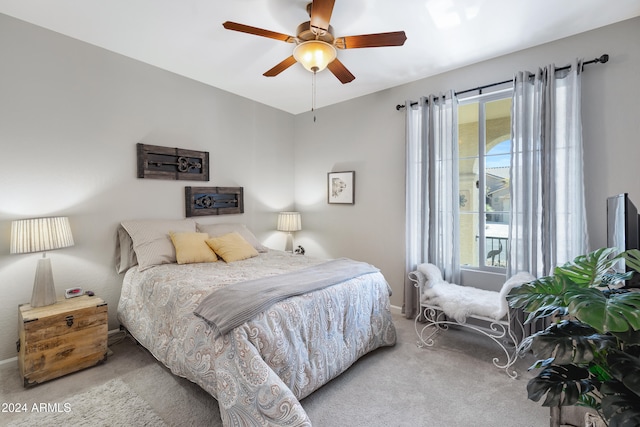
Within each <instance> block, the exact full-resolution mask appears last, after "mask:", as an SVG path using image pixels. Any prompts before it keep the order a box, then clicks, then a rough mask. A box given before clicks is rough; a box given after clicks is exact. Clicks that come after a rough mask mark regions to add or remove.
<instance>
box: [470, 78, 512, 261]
mask: <svg viewBox="0 0 640 427" xmlns="http://www.w3.org/2000/svg"><path fill="white" fill-rule="evenodd" d="M458 136H459V187H460V265H461V267H463V268H471V269H478V270H488V271H504V269H505V268H506V265H507V264H506V262H507V248H508V245H507V239H508V230H509V210H510V206H511V205H510V191H509V172H510V169H511V155H510V150H511V89H509V90H508V91H500V92H497V93H491V94H488V95H479V96H476V97H472V98H467V99H464V100H460V104H459V106H458Z"/></svg>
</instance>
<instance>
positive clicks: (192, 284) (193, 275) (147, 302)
mask: <svg viewBox="0 0 640 427" xmlns="http://www.w3.org/2000/svg"><path fill="white" fill-rule="evenodd" d="M121 225H122V227H120V228H119V230H118V236H119V237H118V251H117V256H116V257H117V267H118V270H119V271H121V272H124V273H125V274H124V279H123V284H122V292H121V296H120V302H119V304H118V314H117V316H118V320H119V321H120V323H121V324H122V326H123V327H124V328H126V330H127V331H128V332H129V333H130V334H131V335H132V336H133V338H135V339H136V340H137V341H138V342H139V343H140V344H141V345H143V346H144V347H145V348H146V349H148V350H149V351H150V352H151V353H152V354H153V356H154V357H155V358H156V359H158V360H159V361H160V362H161V363H163V364H164V365H165V366H167V367H168V368H169V369H170V370H171V371H172V372H173V373H174V374H175V375H178V376H180V377H184V378H187V379H189V380H190V381H193V382H194V383H197V384H198V385H200V386H201V387H202V388H203V389H205V390H206V391H207V392H208V393H210V394H211V395H212V396H213V397H215V398H216V399H217V400H218V403H219V407H220V414H221V418H222V421H223V424H224V425H225V426H238V425H243V426H244V425H287V426H294V425H295V426H298V425H300V426H304V425H311V420H310V419H309V418H308V416H307V414H306V413H305V411H304V409H303V407H302V405H301V404H300V400H301V399H303V398H304V397H306V396H308V395H309V394H310V393H312V392H313V391H314V390H316V389H318V388H319V387H321V386H322V385H324V384H326V383H327V382H328V381H330V380H331V379H333V378H335V377H336V376H338V375H340V374H341V373H342V372H344V371H345V370H346V369H347V368H349V366H351V365H352V364H353V363H354V362H355V361H356V360H358V359H359V358H360V357H362V356H363V355H365V354H367V353H369V352H371V351H372V350H374V349H376V348H378V347H381V346H391V345H394V344H395V341H396V333H395V328H394V325H393V322H392V318H391V313H390V307H389V294H390V289H389V285H388V284H387V282H386V280H385V278H384V277H383V275H382V274H381V273H380V271H378V270H377V269H375V268H372V269H371V270H366V269H365V270H362V273H358V274H357V275H354V276H355V277H350V278H348V279H345V280H342V281H341V282H340V283H337V284H329V285H326V284H325V285H324V286H323V287H321V288H318V289H317V290H313V291H310V292H300V293H299V294H297V295H296V294H295V293H294V294H293V296H288V297H286V298H284V299H281V300H279V301H277V302H275V303H273V304H271V305H270V306H269V307H268V308H266V309H265V310H263V311H260V312H259V313H258V314H256V315H253V316H252V317H251V318H249V319H247V320H242V321H241V323H237V324H236V325H235V326H234V325H233V324H232V325H231V326H230V329H228V331H227V329H224V328H221V329H218V326H219V324H217V323H215V321H212V320H211V319H208V318H205V317H201V315H200V314H202V311H201V312H199V313H200V314H199V315H196V314H195V313H194V312H196V311H198V310H199V309H201V308H202V307H201V306H202V305H203V304H204V302H205V300H216V299H218V298H217V297H215V295H222V294H223V292H226V293H227V294H233V293H235V292H232V289H234V287H235V288H239V289H240V288H242V289H243V290H244V291H246V289H248V288H253V287H254V286H256V287H259V286H258V284H259V283H262V282H263V281H267V282H269V281H270V282H271V283H274V282H277V281H279V280H280V278H285V277H287V278H288V279H289V281H291V279H295V277H304V276H305V274H304V273H305V272H310V271H314V269H321V268H329V267H331V266H332V265H331V261H326V260H321V259H315V258H313V257H309V256H302V255H294V254H290V253H286V252H282V251H276V250H270V249H268V248H265V247H264V246H262V245H260V243H259V242H258V241H257V240H256V239H255V237H254V236H253V235H252V233H251V232H250V231H249V230H248V229H247V228H246V227H244V226H243V225H242V224H215V225H212V224H196V223H195V222H193V221H191V220H190V219H187V220H175V221H163V220H155V221H125V222H123V223H122V224H121ZM170 232H171V233H172V234H169V233H170ZM175 233H180V234H185V235H186V234H194V233H195V234H206V235H208V236H209V240H207V241H209V242H210V240H211V239H212V238H214V239H222V240H223V239H224V238H226V237H228V236H230V235H231V234H233V235H236V236H235V237H237V235H239V236H241V237H242V239H241V240H243V241H244V242H245V243H247V244H248V245H250V246H251V247H252V249H253V250H254V251H253V254H252V256H250V257H246V258H244V259H239V260H232V261H230V262H226V261H224V260H218V261H215V262H211V261H209V262H182V263H177V261H178V262H179V261H180V254H181V253H184V251H183V250H181V248H180V246H178V245H175V242H174V241H172V239H173V238H174V236H175ZM172 250H173V254H171V251H172ZM216 253H217V251H216ZM195 259H196V261H197V260H198V258H197V257H196V258H195ZM176 260H177V261H176ZM182 261H184V256H183V259H182ZM339 261H340V262H342V260H339ZM349 261H350V260H345V261H344V262H349ZM359 264H360V265H361V266H362V265H364V264H365V263H359ZM369 267H371V266H369ZM283 280H284V279H283ZM302 280H303V279H301V281H302ZM216 292H218V294H216ZM220 298H222V297H220ZM254 299H258V298H254V297H252V296H251V295H250V294H247V293H243V294H242V296H241V301H246V302H247V305H250V304H249V303H250V302H252V301H253V300H254ZM214 302H215V301H214ZM226 305H228V306H230V305H238V306H243V305H244V303H242V302H241V303H238V304H230V303H226ZM218 309H219V308H218ZM218 309H216V310H213V311H217V310H218Z"/></svg>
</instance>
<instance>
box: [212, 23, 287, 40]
mask: <svg viewBox="0 0 640 427" xmlns="http://www.w3.org/2000/svg"><path fill="white" fill-rule="evenodd" d="M222 26H223V27H224V28H226V29H227V30H233V31H240V32H241V33H247V34H253V35H256V36H262V37H268V38H270V39H276V40H281V41H283V42H287V43H294V42H295V41H296V38H295V37H293V36H288V35H286V34H282V33H276V32H275V31H269V30H264V29H262V28H258V27H251V26H249V25H244V24H238V23H237V22H231V21H226V22H224V23H223V24H222Z"/></svg>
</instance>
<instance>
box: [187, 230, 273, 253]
mask: <svg viewBox="0 0 640 427" xmlns="http://www.w3.org/2000/svg"><path fill="white" fill-rule="evenodd" d="M196 227H197V228H198V231H199V232H201V233H208V234H209V237H220V236H223V235H225V234H229V233H233V232H236V233H238V234H239V235H241V236H242V237H244V240H246V241H247V242H249V244H250V245H251V246H253V247H254V248H255V249H256V251H258V252H267V251H268V250H269V248H267V247H266V246H263V245H262V244H261V243H260V242H259V241H258V239H257V238H256V236H254V235H253V233H252V232H251V231H250V230H249V229H248V228H247V226H246V225H244V224H240V223H222V224H202V223H197V224H196Z"/></svg>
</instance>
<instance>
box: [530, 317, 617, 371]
mask: <svg viewBox="0 0 640 427" xmlns="http://www.w3.org/2000/svg"><path fill="white" fill-rule="evenodd" d="M531 340H532V344H531V349H532V351H533V354H534V356H536V357H542V358H553V363H554V364H556V365H563V364H569V363H575V364H578V365H584V364H588V363H590V362H592V361H593V360H594V359H595V358H596V352H599V351H601V350H603V349H606V348H609V347H612V346H615V345H616V340H615V338H614V337H612V336H610V335H599V334H597V331H596V330H595V329H594V328H592V327H591V326H589V325H585V324H583V323H581V322H576V321H573V320H563V321H562V322H559V323H555V324H552V325H550V326H548V327H547V329H545V330H544V331H540V332H537V333H535V334H533V335H532V336H531Z"/></svg>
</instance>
